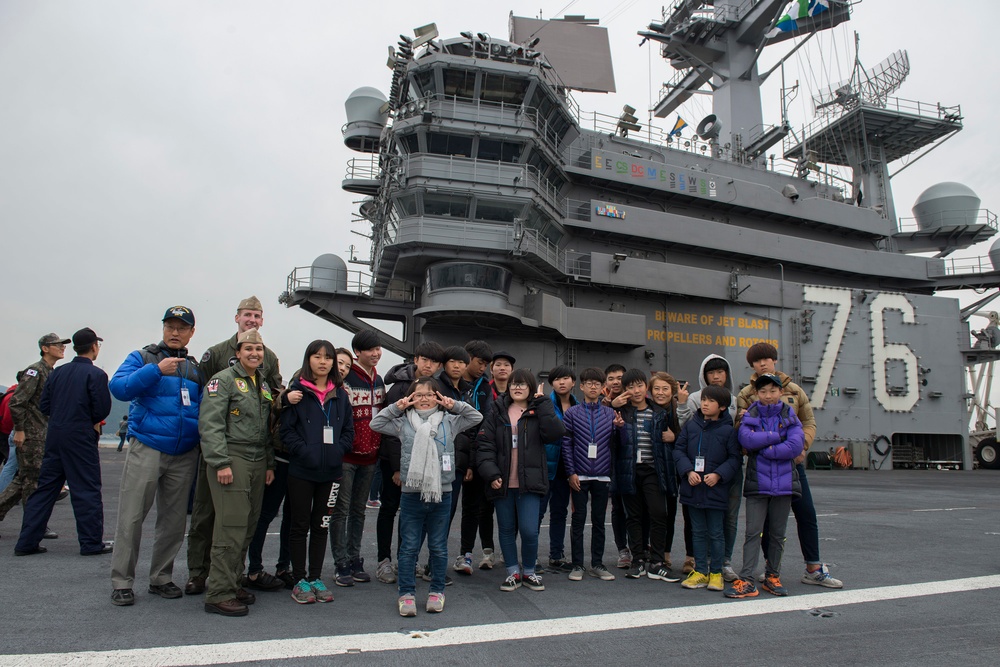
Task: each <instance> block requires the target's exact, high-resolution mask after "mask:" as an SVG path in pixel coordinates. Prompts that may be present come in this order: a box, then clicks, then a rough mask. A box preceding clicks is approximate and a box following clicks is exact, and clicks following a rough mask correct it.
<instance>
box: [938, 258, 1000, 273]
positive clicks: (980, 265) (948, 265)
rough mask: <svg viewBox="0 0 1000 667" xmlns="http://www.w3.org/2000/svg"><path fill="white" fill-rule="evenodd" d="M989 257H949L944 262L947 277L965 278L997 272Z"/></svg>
mask: <svg viewBox="0 0 1000 667" xmlns="http://www.w3.org/2000/svg"><path fill="white" fill-rule="evenodd" d="M996 270H997V269H995V268H994V267H993V262H992V261H991V260H990V258H989V257H983V256H981V255H980V256H979V257H948V258H946V259H945V260H944V273H945V275H946V276H964V275H969V274H977V273H993V272H994V271H996Z"/></svg>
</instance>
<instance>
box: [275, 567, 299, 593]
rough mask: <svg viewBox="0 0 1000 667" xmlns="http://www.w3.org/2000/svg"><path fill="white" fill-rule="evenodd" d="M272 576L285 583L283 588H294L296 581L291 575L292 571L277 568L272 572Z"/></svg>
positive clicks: (288, 589) (287, 589)
mask: <svg viewBox="0 0 1000 667" xmlns="http://www.w3.org/2000/svg"><path fill="white" fill-rule="evenodd" d="M274 576H275V577H276V578H278V579H281V581H282V582H283V583H284V584H285V590H286V591H290V590H292V589H294V588H295V584H297V583H298V582H297V581H295V579H294V578H293V577H292V573H291V572H289V571H288V570H278V571H277V572H275V573H274Z"/></svg>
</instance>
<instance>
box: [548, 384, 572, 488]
mask: <svg viewBox="0 0 1000 667" xmlns="http://www.w3.org/2000/svg"><path fill="white" fill-rule="evenodd" d="M549 399H550V400H551V401H552V407H553V408H554V409H555V411H556V417H559V419H560V420H562V419H563V418H564V415H563V409H562V405H561V404H560V403H559V397H558V396H556V392H555V391H553V392H551V393H550V394H549ZM579 403H580V401H578V400H576V396H574V395H573V394H570V395H569V404H570V407H573V406H574V405H579ZM562 446H563V441H562V438H560V439H559V440H557V441H556V442H546V443H545V462H546V463H547V464H548V467H549V481H552V480H554V479H555V478H556V474H557V472H558V470H559V459H560V458H561V457H562Z"/></svg>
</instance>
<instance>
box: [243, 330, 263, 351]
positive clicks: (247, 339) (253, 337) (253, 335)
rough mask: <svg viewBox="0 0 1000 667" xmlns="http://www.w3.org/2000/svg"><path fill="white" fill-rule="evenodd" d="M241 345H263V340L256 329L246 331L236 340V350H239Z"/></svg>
mask: <svg viewBox="0 0 1000 667" xmlns="http://www.w3.org/2000/svg"><path fill="white" fill-rule="evenodd" d="M243 343H260V344H261V345H263V344H264V339H263V338H261V337H260V332H259V331H257V330H256V329H247V330H246V331H244V332H243V333H241V334H240V335H239V336H237V338H236V348H237V349H239V347H240V346H241V345H243Z"/></svg>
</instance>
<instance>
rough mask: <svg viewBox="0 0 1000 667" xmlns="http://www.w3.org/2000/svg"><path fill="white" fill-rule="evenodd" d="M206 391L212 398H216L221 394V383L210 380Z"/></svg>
mask: <svg viewBox="0 0 1000 667" xmlns="http://www.w3.org/2000/svg"><path fill="white" fill-rule="evenodd" d="M205 391H207V392H208V393H210V394H211V395H212V396H215V395H216V394H217V393H218V392H219V381H218V380H209V381H208V384H207V385H205Z"/></svg>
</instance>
